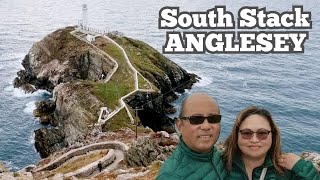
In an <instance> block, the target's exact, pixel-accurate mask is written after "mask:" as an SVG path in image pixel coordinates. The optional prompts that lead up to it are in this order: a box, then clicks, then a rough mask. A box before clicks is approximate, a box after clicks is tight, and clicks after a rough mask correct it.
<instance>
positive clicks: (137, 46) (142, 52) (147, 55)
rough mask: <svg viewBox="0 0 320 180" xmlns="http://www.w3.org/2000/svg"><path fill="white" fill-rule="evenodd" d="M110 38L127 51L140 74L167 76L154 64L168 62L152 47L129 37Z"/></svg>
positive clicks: (112, 36)
mask: <svg viewBox="0 0 320 180" xmlns="http://www.w3.org/2000/svg"><path fill="white" fill-rule="evenodd" d="M109 36H110V38H112V39H113V40H114V41H116V42H117V43H118V44H119V45H120V46H122V47H123V48H124V49H125V51H126V53H127V55H128V57H129V59H130V60H131V62H132V63H133V66H134V67H135V68H136V69H137V70H139V71H140V72H144V71H147V72H150V73H154V74H159V75H164V74H165V72H163V70H162V69H160V68H159V67H157V66H156V65H155V64H154V63H155V62H157V63H161V62H160V61H162V63H163V62H168V61H167V60H166V58H165V57H164V56H162V55H161V54H160V53H159V52H157V51H156V50H155V49H153V48H152V47H151V46H149V45H147V44H145V43H144V42H141V41H138V40H133V39H130V38H127V37H120V36H114V35H109ZM163 60H165V61H163ZM163 65H164V64H163Z"/></svg>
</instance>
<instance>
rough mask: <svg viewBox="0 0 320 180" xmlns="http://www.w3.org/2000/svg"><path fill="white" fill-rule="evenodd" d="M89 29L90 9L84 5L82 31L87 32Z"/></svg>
mask: <svg viewBox="0 0 320 180" xmlns="http://www.w3.org/2000/svg"><path fill="white" fill-rule="evenodd" d="M87 27H88V7H87V5H86V4H82V29H83V30H86V29H87Z"/></svg>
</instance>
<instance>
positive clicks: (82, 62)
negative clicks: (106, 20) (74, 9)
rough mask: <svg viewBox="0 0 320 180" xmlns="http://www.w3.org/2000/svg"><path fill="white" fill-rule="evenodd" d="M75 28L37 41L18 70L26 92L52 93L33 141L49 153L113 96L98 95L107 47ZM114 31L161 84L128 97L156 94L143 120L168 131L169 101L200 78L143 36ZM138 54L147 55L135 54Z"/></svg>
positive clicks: (86, 126) (86, 125)
mask: <svg viewBox="0 0 320 180" xmlns="http://www.w3.org/2000/svg"><path fill="white" fill-rule="evenodd" d="M74 29H75V28H74V27H67V28H64V29H59V30H57V31H55V32H53V33H51V34H49V35H48V36H46V37H45V38H44V39H42V40H41V41H39V42H37V43H35V44H34V45H33V46H32V48H31V49H30V51H29V53H28V54H27V55H26V56H25V58H24V59H23V61H22V65H23V67H24V70H21V71H19V72H18V73H17V74H18V77H17V78H16V79H15V80H14V86H15V87H20V88H23V89H24V90H25V91H26V92H34V91H35V90H37V89H45V90H48V91H50V92H52V93H53V98H52V99H51V100H50V101H48V102H43V103H38V104H37V107H38V109H37V110H36V111H35V112H34V114H35V116H37V117H40V119H41V122H43V123H44V124H48V123H49V124H50V125H51V126H50V128H41V129H39V130H36V131H35V146H36V149H37V150H38V151H39V152H40V155H41V157H47V156H48V155H50V154H51V153H53V152H55V151H58V150H60V149H61V148H63V147H65V146H69V145H71V144H73V143H75V142H76V141H77V139H78V138H80V137H83V136H85V135H86V134H88V133H89V132H91V130H92V129H93V126H94V124H95V123H96V122H97V120H98V117H99V113H100V108H101V107H103V106H107V104H108V101H109V99H108V96H107V97H105V99H101V97H99V96H97V94H96V92H95V87H96V86H97V83H103V81H102V80H101V75H102V74H103V72H106V73H110V72H111V70H112V69H113V68H114V67H115V63H114V62H113V61H112V60H111V59H110V58H109V57H108V56H107V55H106V54H105V53H102V52H101V51H99V50H98V49H97V48H95V47H93V46H92V45H89V44H88V43H85V42H83V41H81V40H79V39H77V38H76V37H74V36H72V35H71V34H70V32H71V31H73V30H74ZM111 36H112V37H113V38H115V39H116V40H117V41H119V42H124V43H122V44H121V43H119V44H120V45H122V46H124V47H125V48H124V49H125V50H126V51H128V52H127V53H128V54H129V58H130V60H131V59H135V60H133V64H134V66H135V67H136V69H137V70H138V71H139V72H140V73H141V74H142V75H144V76H145V77H146V78H147V79H148V80H149V81H150V82H152V83H153V85H154V86H155V87H157V88H158V90H160V91H158V92H155V93H152V94H150V95H149V94H146V93H136V94H134V95H132V96H130V97H128V98H127V99H126V100H125V101H126V103H127V104H128V105H130V106H131V107H133V108H134V107H135V106H136V105H138V104H147V102H148V98H149V97H151V98H153V99H154V101H153V102H152V103H149V104H147V105H146V106H145V109H144V110H143V111H141V113H139V117H140V120H141V122H142V124H143V125H145V126H149V127H151V128H152V129H154V130H163V129H167V130H169V131H170V128H171V127H170V121H172V120H171V119H170V118H168V117H167V116H166V115H165V114H166V112H169V111H171V112H172V111H174V110H173V109H172V107H171V105H170V104H168V102H171V101H172V100H174V99H176V98H177V96H176V94H175V92H183V91H184V89H185V88H191V86H192V84H193V83H194V82H196V81H197V79H196V75H193V74H189V73H187V72H186V71H185V70H183V69H182V68H180V67H179V66H178V65H176V64H175V63H173V62H172V61H170V60H168V59H166V58H165V57H164V56H162V55H161V54H160V53H158V52H157V51H156V50H154V49H153V48H151V47H150V46H148V45H146V44H144V43H142V42H139V41H136V40H132V39H130V38H126V37H120V36H119V37H118V36H115V35H111ZM96 46H98V45H96ZM101 49H102V50H103V48H101ZM137 54H138V56H141V57H143V58H140V59H139V60H137V58H136V56H137ZM142 64H145V65H144V66H142ZM150 67H151V68H150ZM107 75H108V74H107ZM111 96H112V94H110V97H111ZM110 101H111V100H110ZM171 130H172V128H171Z"/></svg>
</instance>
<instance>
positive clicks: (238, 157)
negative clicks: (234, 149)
mask: <svg viewBox="0 0 320 180" xmlns="http://www.w3.org/2000/svg"><path fill="white" fill-rule="evenodd" d="M234 163H235V164H236V165H237V166H238V167H240V168H241V169H242V170H243V171H244V172H245V167H244V163H243V160H242V156H241V155H240V154H236V155H235V156H234ZM270 166H273V164H272V158H271V156H270V155H269V154H267V156H266V158H265V159H264V162H263V164H262V166H259V167H262V168H265V167H267V168H268V167H270Z"/></svg>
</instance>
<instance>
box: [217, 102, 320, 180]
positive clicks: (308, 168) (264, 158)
mask: <svg viewBox="0 0 320 180" xmlns="http://www.w3.org/2000/svg"><path fill="white" fill-rule="evenodd" d="M222 158H223V161H224V164H225V166H226V169H227V170H228V176H229V178H228V179H235V180H238V179H239V180H244V179H249V180H256V179H290V180H295V179H310V180H319V174H318V172H317V171H316V169H315V167H314V166H313V164H312V163H311V162H308V161H305V160H302V159H300V157H299V156H297V155H295V154H283V155H281V143H280V131H279V129H278V127H277V126H276V124H275V123H274V121H273V119H272V117H271V114H270V113H269V112H268V111H267V110H264V109H260V108H257V107H255V106H251V107H248V108H246V109H244V110H243V111H241V112H240V113H239V115H238V117H237V119H236V122H235V123H234V126H233V130H232V133H231V135H230V136H229V137H228V138H227V140H226V150H225V151H224V153H223V155H222Z"/></svg>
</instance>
